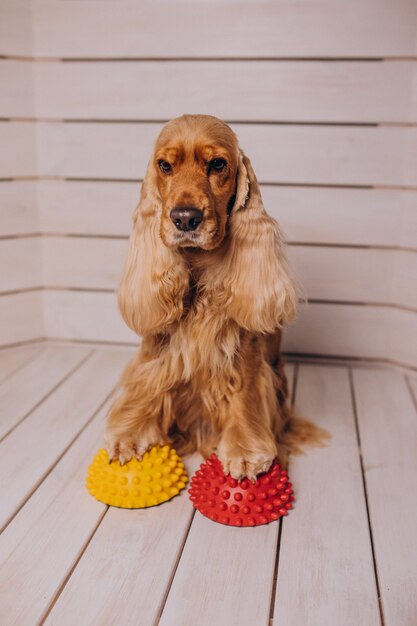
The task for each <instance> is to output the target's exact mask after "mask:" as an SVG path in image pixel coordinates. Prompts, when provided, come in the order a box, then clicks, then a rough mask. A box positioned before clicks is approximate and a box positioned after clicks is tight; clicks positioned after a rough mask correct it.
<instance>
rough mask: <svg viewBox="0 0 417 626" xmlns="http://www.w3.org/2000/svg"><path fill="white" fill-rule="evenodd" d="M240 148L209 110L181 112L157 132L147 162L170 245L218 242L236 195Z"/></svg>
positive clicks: (162, 229) (200, 245)
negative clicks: (207, 113)
mask: <svg viewBox="0 0 417 626" xmlns="http://www.w3.org/2000/svg"><path fill="white" fill-rule="evenodd" d="M238 165H239V148H238V143H237V139H236V136H235V134H234V132H233V131H232V130H231V128H230V127H229V126H228V125H227V124H225V123H224V122H222V121H221V120H218V119H217V118H215V117H211V116H209V115H183V116H182V117H179V118H177V119H174V120H172V121H171V122H169V123H168V124H167V125H166V126H165V127H164V128H163V130H162V132H161V133H160V135H159V137H158V139H157V141H156V145H155V150H154V154H153V157H152V159H151V162H150V164H149V167H150V168H152V170H153V172H152V173H151V177H152V178H153V180H154V184H155V185H156V191H157V194H158V195H159V197H160V200H161V215H160V218H161V224H160V235H161V238H162V241H163V242H164V244H165V245H166V246H168V247H171V248H175V247H196V248H202V249H204V250H211V249H213V248H216V247H217V246H218V245H219V244H220V243H221V242H222V241H223V238H224V236H225V232H226V223H227V218H228V214H229V213H230V211H231V209H232V206H233V204H234V201H235V192H236V179H237V172H238Z"/></svg>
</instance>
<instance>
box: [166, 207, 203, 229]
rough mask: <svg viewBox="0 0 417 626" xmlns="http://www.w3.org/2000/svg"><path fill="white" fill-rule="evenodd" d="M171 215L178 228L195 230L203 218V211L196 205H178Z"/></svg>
mask: <svg viewBox="0 0 417 626" xmlns="http://www.w3.org/2000/svg"><path fill="white" fill-rule="evenodd" d="M169 217H170V218H171V220H172V222H173V223H174V224H175V226H176V228H178V230H195V229H196V228H197V226H198V225H199V224H200V222H201V221H202V219H203V211H200V209H196V208H194V207H176V208H175V209H172V211H171V213H170V214H169Z"/></svg>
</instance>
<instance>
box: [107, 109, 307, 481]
mask: <svg viewBox="0 0 417 626" xmlns="http://www.w3.org/2000/svg"><path fill="white" fill-rule="evenodd" d="M214 158H224V160H225V162H226V166H225V168H224V171H221V172H214V173H213V172H212V171H210V162H212V159H214ZM161 160H162V161H166V162H168V163H169V164H170V166H171V170H170V171H169V172H168V173H166V172H165V173H164V172H163V171H161V168H160V166H159V164H160V161H161ZM178 205H181V206H184V205H187V206H194V207H197V208H200V209H201V210H202V211H203V216H204V217H203V221H202V223H201V224H200V225H199V227H198V229H196V231H193V232H192V233H185V234H184V233H178V231H177V229H176V227H175V225H174V224H173V223H172V221H171V219H170V217H169V213H170V211H171V210H172V208H174V207H175V206H178ZM133 219H134V226H133V233H132V235H131V238H130V244H129V250H128V257H127V262H126V267H125V270H124V274H123V278H122V282H121V287H120V292H119V306H120V311H121V313H122V316H123V318H124V320H125V321H126V323H127V324H128V325H129V326H130V328H132V329H133V330H135V331H136V332H137V333H138V334H140V335H142V336H143V340H142V344H141V347H140V350H139V353H138V354H137V355H136V356H135V357H134V359H133V360H132V362H131V363H130V364H129V365H128V367H127V368H126V370H125V372H124V374H123V377H122V380H121V390H120V394H119V396H118V398H117V399H116V401H115V402H114V404H113V406H112V408H111V410H110V414H109V417H108V423H107V431H106V435H105V442H106V446H107V449H108V451H109V455H110V458H119V459H120V461H121V462H122V463H124V462H126V461H127V460H128V459H130V458H131V457H132V456H134V455H136V456H137V457H138V458H141V456H142V455H143V453H144V452H145V451H146V450H147V449H148V448H149V447H150V446H151V445H153V444H157V443H162V442H171V443H172V444H173V445H174V446H175V448H176V449H177V450H178V452H179V453H181V454H183V453H188V452H192V451H195V450H198V451H200V452H201V453H202V454H203V455H204V456H207V455H209V454H210V453H211V452H212V451H213V450H216V451H217V454H218V456H219V458H220V460H221V461H222V463H223V465H224V469H225V471H226V472H230V473H231V474H232V475H233V476H234V477H236V478H241V477H243V476H248V477H249V478H251V479H252V480H253V479H255V478H256V476H257V474H258V473H260V472H262V471H266V470H267V469H268V467H269V466H270V464H271V463H272V461H273V460H274V459H275V458H277V457H278V459H279V460H280V461H281V462H282V463H284V464H285V462H286V459H287V455H288V452H289V451H291V450H295V449H296V448H297V447H298V445H299V444H300V443H302V442H304V441H313V440H314V439H315V438H316V435H317V433H316V432H315V430H314V427H312V426H310V425H309V424H308V422H305V421H299V420H298V421H296V420H295V418H294V417H293V416H292V414H291V408H290V406H289V402H288V388H287V380H286V377H285V374H284V370H283V365H282V360H281V358H280V339H281V328H282V326H283V324H284V323H285V322H288V321H290V320H292V319H294V317H295V314H296V308H297V302H298V295H299V294H298V289H297V286H296V283H295V281H294V278H293V277H292V275H291V272H290V270H289V267H288V263H287V259H286V254H285V247H284V242H283V237H282V234H281V231H280V228H279V226H278V224H277V222H276V221H275V220H273V219H272V218H271V217H270V216H269V215H268V214H267V213H266V211H265V209H264V206H263V203H262V198H261V194H260V191H259V187H258V183H257V180H256V177H255V174H254V172H253V169H252V166H251V163H250V161H249V159H248V157H247V156H246V155H245V154H244V153H243V152H242V150H241V149H240V148H239V145H238V141H237V138H236V136H235V134H234V133H233V131H232V130H231V129H230V127H229V126H228V125H227V124H225V123H224V122H221V121H220V120H218V119H216V118H214V117H211V116H204V115H196V116H191V115H185V116H182V117H181V118H178V119H176V120H172V121H171V122H169V123H168V124H167V125H166V126H165V127H164V129H163V130H162V132H161V134H160V136H159V137H158V139H157V142H156V145H155V150H154V154H153V156H152V158H151V160H150V162H149V165H148V168H147V172H146V177H145V180H144V183H143V185H142V190H141V197H140V201H139V205H138V207H137V208H136V210H135V212H134V217H133Z"/></svg>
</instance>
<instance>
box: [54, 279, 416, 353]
mask: <svg viewBox="0 0 417 626" xmlns="http://www.w3.org/2000/svg"><path fill="white" fill-rule="evenodd" d="M44 302H45V332H46V333H47V336H48V337H51V338H55V339H81V340H87V341H113V342H121V343H129V344H137V342H138V338H137V336H136V335H135V333H133V332H132V331H131V330H129V329H128V328H127V326H125V324H124V322H123V321H122V318H121V316H120V314H119V312H118V309H117V302H116V294H115V293H100V292H95V293H94V292H76V291H73V292H68V291H58V290H56V291H55V290H54V291H46V292H45V293H44ZM91 320H94V323H93V324H92V323H91ZM415 333H417V315H416V314H415V313H414V312H410V311H402V310H400V309H395V308H390V307H383V306H376V305H374V306H356V305H349V304H327V303H326V304H322V303H310V304H308V305H301V306H300V308H299V315H298V318H297V322H296V323H295V324H293V325H291V326H289V327H288V328H286V330H285V334H284V347H285V350H286V351H287V352H294V353H299V354H300V353H301V354H316V355H332V356H337V355H339V356H346V357H364V358H379V359H386V358H389V359H391V360H393V361H398V362H400V363H403V364H408V365H413V364H414V365H416V364H417V355H416V350H415V346H414V345H413V343H412V342H410V337H413V336H414V335H415Z"/></svg>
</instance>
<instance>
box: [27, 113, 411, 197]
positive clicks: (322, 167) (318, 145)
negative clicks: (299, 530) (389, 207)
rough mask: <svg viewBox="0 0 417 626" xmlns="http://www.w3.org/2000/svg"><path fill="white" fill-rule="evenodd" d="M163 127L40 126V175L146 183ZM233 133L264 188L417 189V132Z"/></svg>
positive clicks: (282, 129) (291, 129) (317, 129)
mask: <svg viewBox="0 0 417 626" xmlns="http://www.w3.org/2000/svg"><path fill="white" fill-rule="evenodd" d="M160 128H161V125H160V124H151V123H149V124H139V123H138V124H126V123H120V124H110V123H109V124H99V123H68V124H58V123H46V122H42V123H39V124H38V131H39V134H38V139H39V142H38V148H39V172H40V173H41V174H42V175H44V176H49V175H52V176H65V177H70V178H71V177H72V178H74V177H75V178H77V177H79V178H118V179H137V178H141V177H143V176H144V173H145V169H146V165H147V163H148V160H149V157H150V154H151V151H152V145H153V143H154V141H155V138H156V136H157V134H158V132H159V130H160ZM233 128H234V130H235V131H236V132H237V134H238V137H239V140H240V145H241V146H242V148H243V149H244V150H245V152H247V154H248V155H249V156H250V158H251V160H252V164H253V166H254V169H255V171H256V173H257V176H258V178H259V180H260V181H261V182H281V183H301V184H303V183H314V184H341V185H415V184H417V167H416V170H415V171H414V170H413V168H412V167H411V164H412V162H413V154H414V153H413V152H412V148H414V150H415V153H416V154H417V128H414V127H383V126H378V127H350V126H308V125H307V126H303V125H301V126H297V125H294V126H293V125H289V126H286V125H283V126H280V125H278V126H268V125H254V124H243V125H234V126H233ZM277 146H279V150H277ZM406 150H407V154H406ZM406 157H407V159H409V162H407V163H406V164H405V163H404V160H405V159H406ZM404 172H405V173H404Z"/></svg>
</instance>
